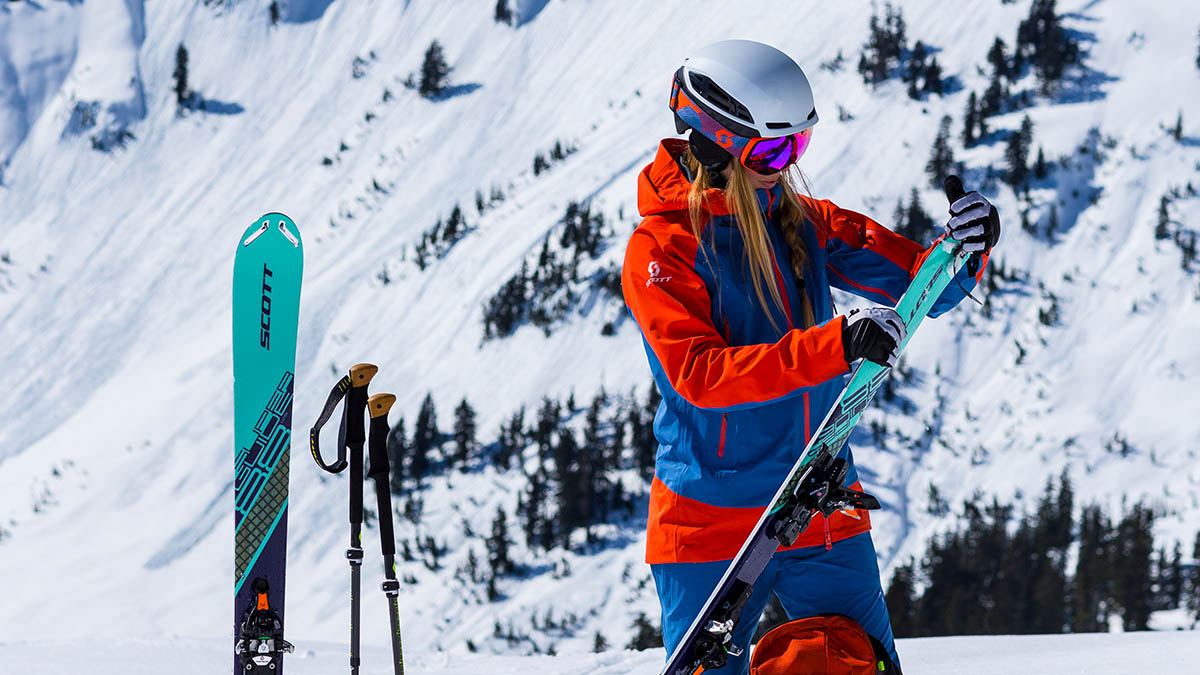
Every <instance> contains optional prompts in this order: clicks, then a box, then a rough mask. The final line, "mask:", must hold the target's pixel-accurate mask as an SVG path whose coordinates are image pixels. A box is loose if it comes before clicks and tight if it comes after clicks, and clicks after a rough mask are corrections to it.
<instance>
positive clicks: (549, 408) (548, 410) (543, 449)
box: [532, 396, 562, 459]
mask: <svg viewBox="0 0 1200 675" xmlns="http://www.w3.org/2000/svg"><path fill="white" fill-rule="evenodd" d="M561 421H562V406H561V405H559V403H558V401H554V400H551V398H550V397H549V396H543V397H542V407H541V408H538V418H537V424H536V426H534V428H533V433H532V440H533V441H534V442H535V443H537V446H538V454H539V455H540V456H541V457H542V458H543V459H545V458H547V457H549V456H550V449H551V442H550V441H551V439H552V438H553V437H554V434H555V433H556V432H557V431H558V429H559V425H560V424H561Z"/></svg>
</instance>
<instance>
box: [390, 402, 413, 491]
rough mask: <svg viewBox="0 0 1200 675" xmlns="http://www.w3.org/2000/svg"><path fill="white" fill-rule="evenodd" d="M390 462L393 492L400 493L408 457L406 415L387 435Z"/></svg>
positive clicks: (398, 420)
mask: <svg viewBox="0 0 1200 675" xmlns="http://www.w3.org/2000/svg"><path fill="white" fill-rule="evenodd" d="M387 453H388V462H389V464H390V465H391V466H390V468H391V476H390V477H389V478H390V483H389V484H390V485H391V488H392V492H393V493H396V494H400V492H401V489H402V488H401V486H403V485H404V475H405V473H404V462H405V460H406V459H407V458H408V437H407V435H406V434H405V432H404V417H403V416H401V417H400V418H399V419H397V420H396V424H395V426H393V427H392V428H391V430H390V431H388V435H387Z"/></svg>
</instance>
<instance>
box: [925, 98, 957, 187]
mask: <svg viewBox="0 0 1200 675" xmlns="http://www.w3.org/2000/svg"><path fill="white" fill-rule="evenodd" d="M951 122H952V120H951V119H950V116H949V115H944V116H943V117H942V121H941V123H940V124H939V125H938V132H937V136H936V137H935V138H934V139H933V151H932V152H931V153H930V156H929V161H928V162H926V163H925V173H926V174H927V175H928V176H929V181H930V183H931V184H932V186H933V187H941V185H942V181H944V180H945V179H946V176H948V175H949V174H950V172H951V171H953V170H954V152H953V151H952V150H951V149H950V123H951Z"/></svg>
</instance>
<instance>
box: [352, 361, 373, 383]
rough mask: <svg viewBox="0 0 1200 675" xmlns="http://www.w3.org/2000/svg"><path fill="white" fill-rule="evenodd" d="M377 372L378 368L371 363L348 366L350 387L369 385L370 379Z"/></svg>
mask: <svg viewBox="0 0 1200 675" xmlns="http://www.w3.org/2000/svg"><path fill="white" fill-rule="evenodd" d="M378 372H379V366H377V365H375V364H373V363H359V364H356V365H353V366H350V386H351V387H365V386H367V385H368V384H370V383H371V378H373V377H375V373H378Z"/></svg>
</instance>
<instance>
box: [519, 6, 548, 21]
mask: <svg viewBox="0 0 1200 675" xmlns="http://www.w3.org/2000/svg"><path fill="white" fill-rule="evenodd" d="M548 4H550V0H522V1H521V2H520V3H518V6H519V8H520V9H519V10H518V13H519V16H518V17H517V26H524V25H525V24H527V23H529V22H531V21H533V20H534V19H536V18H537V16H538V14H541V13H542V10H543V9H545V8H546V5H548Z"/></svg>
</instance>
